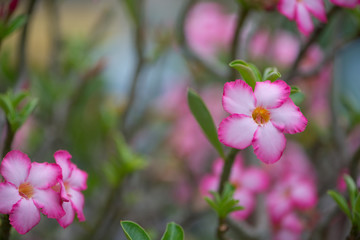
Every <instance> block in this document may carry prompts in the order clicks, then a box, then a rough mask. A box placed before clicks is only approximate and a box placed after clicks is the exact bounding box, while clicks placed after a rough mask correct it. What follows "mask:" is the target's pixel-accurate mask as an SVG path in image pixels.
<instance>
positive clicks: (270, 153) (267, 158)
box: [252, 122, 286, 164]
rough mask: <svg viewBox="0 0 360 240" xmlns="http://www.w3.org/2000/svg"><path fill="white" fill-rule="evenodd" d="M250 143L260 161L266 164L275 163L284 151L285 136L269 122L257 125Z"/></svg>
mask: <svg viewBox="0 0 360 240" xmlns="http://www.w3.org/2000/svg"><path fill="white" fill-rule="evenodd" d="M252 145H253V147H254V152H255V154H256V156H257V157H258V158H259V159H260V160H261V161H263V162H264V163H267V164H270V163H275V162H276V161H278V160H279V159H280V157H281V155H282V153H283V152H284V149H285V145H286V138H285V136H284V134H283V133H282V132H280V131H279V130H278V129H277V128H275V127H274V125H273V124H272V123H270V122H269V123H267V124H265V125H263V126H262V127H259V128H258V130H257V131H256V132H255V137H254V142H253V144H252Z"/></svg>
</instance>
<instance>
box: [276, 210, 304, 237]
mask: <svg viewBox="0 0 360 240" xmlns="http://www.w3.org/2000/svg"><path fill="white" fill-rule="evenodd" d="M281 226H282V227H283V228H284V229H288V230H290V231H292V232H295V233H301V232H302V231H303V230H304V224H303V223H302V222H301V220H300V219H299V217H298V216H297V215H296V214H295V213H289V214H287V215H286V216H284V218H283V219H282V221H281Z"/></svg>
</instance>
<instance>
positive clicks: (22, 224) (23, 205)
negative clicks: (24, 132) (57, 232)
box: [0, 150, 65, 234]
mask: <svg viewBox="0 0 360 240" xmlns="http://www.w3.org/2000/svg"><path fill="white" fill-rule="evenodd" d="M0 173H1V175H2V176H3V177H4V179H5V182H2V183H0V213H2V214H9V215H10V224H11V225H12V226H13V227H14V228H15V229H16V231H18V232H19V233H20V234H25V233H27V232H28V231H30V229H32V228H33V227H34V226H35V225H37V224H38V223H39V221H40V211H41V212H42V213H43V214H45V215H47V217H49V218H61V217H62V216H64V215H65V212H64V210H63V208H62V207H61V199H60V196H59V194H58V193H57V192H55V191H54V190H53V189H52V187H53V186H54V185H55V184H56V183H57V182H58V180H59V179H61V169H60V167H59V166H58V165H57V164H51V163H37V162H33V163H31V161H30V159H29V157H28V156H27V155H26V154H24V153H22V152H20V151H17V150H13V151H11V152H9V153H8V154H6V156H5V158H4V159H3V161H2V163H1V166H0Z"/></svg>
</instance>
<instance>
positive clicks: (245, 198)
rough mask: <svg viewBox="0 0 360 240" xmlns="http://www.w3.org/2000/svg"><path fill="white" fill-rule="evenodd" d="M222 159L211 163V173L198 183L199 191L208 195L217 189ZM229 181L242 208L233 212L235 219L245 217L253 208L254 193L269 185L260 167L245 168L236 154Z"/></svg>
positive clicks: (263, 189)
mask: <svg viewBox="0 0 360 240" xmlns="http://www.w3.org/2000/svg"><path fill="white" fill-rule="evenodd" d="M223 165H224V161H223V160H222V159H217V160H216V161H215V162H214V164H213V173H212V174H211V175H206V176H204V177H203V179H202V180H201V183H200V192H201V193H202V194H203V195H207V196H210V194H209V191H217V190H218V185H219V181H220V177H221V172H222V168H223ZM229 182H230V183H231V184H232V185H233V186H234V187H235V193H234V199H237V200H239V204H240V205H241V206H243V207H244V209H243V210H240V211H236V212H233V213H232V214H231V216H232V217H233V218H235V219H239V220H241V219H246V218H247V217H248V216H249V215H250V214H251V213H252V212H253V210H254V208H255V203H256V200H255V194H256V193H260V192H263V191H265V190H266V189H267V187H268V185H269V178H268V176H267V174H266V173H265V172H264V171H263V170H261V169H260V168H255V167H249V168H245V167H244V166H243V164H242V159H241V157H240V155H238V156H237V157H236V159H235V162H234V165H233V167H232V169H231V174H230V179H229Z"/></svg>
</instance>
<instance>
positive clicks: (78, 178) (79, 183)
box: [67, 164, 88, 190]
mask: <svg viewBox="0 0 360 240" xmlns="http://www.w3.org/2000/svg"><path fill="white" fill-rule="evenodd" d="M72 168H73V171H72V173H71V176H70V178H69V179H68V180H67V182H68V183H69V184H70V186H71V187H72V188H74V189H77V190H85V189H86V188H87V185H86V180H87V177H88V175H87V173H86V172H84V171H82V170H80V169H78V168H77V167H76V165H75V164H73V167H72Z"/></svg>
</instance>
